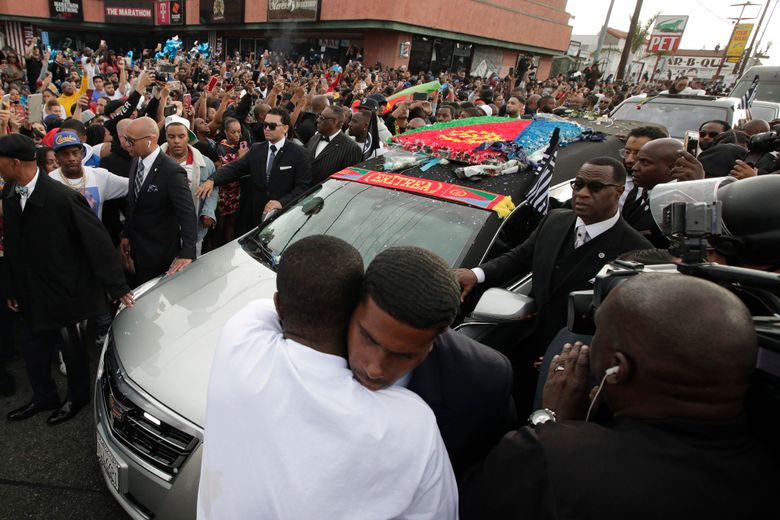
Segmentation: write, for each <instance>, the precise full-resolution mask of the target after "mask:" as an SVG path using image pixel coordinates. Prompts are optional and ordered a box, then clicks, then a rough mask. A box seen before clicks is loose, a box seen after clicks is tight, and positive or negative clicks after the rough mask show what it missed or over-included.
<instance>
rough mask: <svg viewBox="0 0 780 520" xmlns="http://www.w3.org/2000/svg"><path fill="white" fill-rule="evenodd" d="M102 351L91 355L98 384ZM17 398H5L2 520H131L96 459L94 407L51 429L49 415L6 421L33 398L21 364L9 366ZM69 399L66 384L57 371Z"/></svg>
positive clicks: (0, 402)
mask: <svg viewBox="0 0 780 520" xmlns="http://www.w3.org/2000/svg"><path fill="white" fill-rule="evenodd" d="M98 352H99V351H98V350H97V348H95V350H93V351H92V352H90V364H91V368H92V377H93V379H94V375H95V369H96V368H97V357H98ZM6 366H7V368H8V370H9V371H10V372H11V373H12V374H13V375H14V378H15V379H16V385H17V389H16V394H15V395H14V396H11V397H0V413H2V417H0V520H20V519H35V520H38V519H46V520H48V519H57V520H68V519H79V520H93V519H94V520H103V519H111V520H127V519H128V518H129V517H128V516H127V515H126V514H125V512H124V511H123V510H122V508H121V507H120V506H119V504H117V503H116V502H115V501H114V499H113V497H112V496H111V494H110V493H109V492H108V490H107V489H106V485H105V483H104V481H103V477H102V476H101V474H100V469H99V467H98V462H97V458H96V456H95V426H94V416H93V413H92V404H91V403H90V404H89V405H88V406H86V407H85V408H83V409H82V410H81V411H80V412H79V414H78V415H77V416H76V417H74V418H73V419H71V420H70V421H67V422H65V423H63V424H59V425H57V426H48V425H47V424H46V418H47V417H48V416H49V414H50V413H51V412H43V413H40V414H38V415H36V416H35V417H32V418H30V419H27V420H24V421H20V422H8V421H7V420H6V418H5V415H6V414H7V413H8V412H9V411H10V410H12V409H14V408H16V407H18V406H21V405H23V404H26V403H27V402H28V401H29V399H30V396H31V395H32V393H31V390H30V385H29V383H28V382H27V377H26V375H25V371H24V364H23V363H22V361H21V360H18V361H12V362H7V363H6ZM52 373H53V374H54V380H55V381H56V382H57V385H58V386H59V388H60V395H61V396H64V395H65V384H66V383H65V378H64V377H63V376H62V375H61V374H60V373H59V371H57V369H56V367H54V366H52Z"/></svg>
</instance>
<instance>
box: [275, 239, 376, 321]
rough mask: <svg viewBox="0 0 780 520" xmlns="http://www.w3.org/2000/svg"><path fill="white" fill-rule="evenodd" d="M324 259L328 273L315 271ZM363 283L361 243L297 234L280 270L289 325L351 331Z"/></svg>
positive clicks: (278, 279)
mask: <svg viewBox="0 0 780 520" xmlns="http://www.w3.org/2000/svg"><path fill="white" fill-rule="evenodd" d="M323 265H328V266H329V267H328V269H327V272H326V273H320V274H319V275H318V274H316V273H313V271H312V268H313V267H314V266H323ZM362 283H363V259H362V258H361V257H360V253H358V251H357V249H355V248H354V247H352V246H351V245H349V244H348V243H346V242H345V241H343V240H341V239H340V238H336V237H332V236H327V235H312V236H308V237H306V238H302V239H301V240H298V241H297V242H295V243H294V244H292V245H291V246H289V247H288V248H287V249H285V251H284V253H282V257H281V258H280V260H279V266H278V268H277V270H276V289H277V291H278V297H279V304H280V306H281V310H282V325H283V328H284V330H285V331H289V330H293V329H297V330H309V331H311V330H315V331H317V330H327V331H328V332H330V331H333V333H342V332H343V333H346V328H347V325H348V324H349V320H350V318H351V316H352V311H353V310H354V309H355V307H356V306H357V304H358V302H359V301H360V294H361V285H362Z"/></svg>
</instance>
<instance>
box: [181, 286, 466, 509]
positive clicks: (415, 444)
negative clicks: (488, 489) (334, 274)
mask: <svg viewBox="0 0 780 520" xmlns="http://www.w3.org/2000/svg"><path fill="white" fill-rule="evenodd" d="M203 446H204V448H203V461H202V465H201V473H200V486H199V488H198V514H197V518H198V519H200V520H204V519H226V518H230V519H239V520H240V519H254V518H263V519H279V520H288V519H295V520H314V519H317V520H320V519H325V518H328V519H330V518H333V519H339V520H371V519H377V520H379V519H390V518H414V519H415V520H426V519H431V520H433V519H437V520H438V519H441V520H452V519H455V518H457V510H458V494H457V493H458V491H457V486H456V484H455V479H454V476H453V473H452V467H451V466H450V461H449V457H448V456H447V451H446V449H445V447H444V443H443V441H442V439H441V435H440V434H439V430H438V428H437V426H436V419H435V417H434V415H433V412H432V411H431V409H430V408H429V407H428V406H427V405H426V404H425V403H424V402H423V401H422V399H420V398H419V397H418V396H417V395H416V394H414V393H412V392H410V391H409V390H406V389H405V388H400V387H396V386H393V387H390V388H387V389H384V390H379V391H377V392H372V391H370V390H368V389H367V388H365V387H363V386H362V385H361V384H360V383H358V382H357V381H356V380H355V379H354V378H353V376H352V372H351V370H350V369H349V368H348V367H347V361H346V359H344V358H342V357H340V356H335V355H331V354H325V353H322V352H319V351H317V350H314V349H313V348H311V347H307V346H305V345H302V344H300V343H297V342H295V341H293V340H290V339H286V338H285V337H284V335H283V333H282V329H281V326H280V324H279V317H278V316H277V314H276V310H275V308H274V305H273V302H272V301H271V300H256V301H253V302H250V303H249V304H248V305H247V306H246V307H245V308H244V309H242V310H241V311H240V312H238V313H236V314H235V315H234V316H233V317H232V318H231V319H230V320H229V321H228V322H227V323H226V324H225V327H224V329H223V330H222V333H221V336H220V338H219V340H218V343H217V348H216V351H215V354H214V360H213V362H212V365H211V375H210V378H209V386H208V394H207V400H206V421H205V439H204V445H203Z"/></svg>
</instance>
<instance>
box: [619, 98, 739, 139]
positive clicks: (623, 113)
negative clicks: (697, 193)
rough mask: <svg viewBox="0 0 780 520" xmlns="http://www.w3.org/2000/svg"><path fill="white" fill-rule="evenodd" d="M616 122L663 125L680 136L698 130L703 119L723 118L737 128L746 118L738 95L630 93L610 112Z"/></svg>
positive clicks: (676, 136)
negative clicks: (653, 94)
mask: <svg viewBox="0 0 780 520" xmlns="http://www.w3.org/2000/svg"><path fill="white" fill-rule="evenodd" d="M610 117H611V119H613V120H615V121H638V122H642V123H645V124H654V125H661V126H664V127H665V128H666V129H667V130H668V132H669V136H671V137H675V138H677V139H682V138H683V137H684V135H685V131H686V130H698V129H699V126H701V124H702V123H704V122H705V121H710V120H713V119H717V120H721V121H726V122H728V123H729V124H730V125H731V126H732V127H736V126H738V125H740V124H742V123H743V122H744V121H747V120H748V119H749V116H748V113H747V111H746V110H743V109H741V108H739V98H734V97H722V98H718V97H714V96H696V95H679V94H659V95H658V96H654V97H644V96H633V97H630V98H628V99H626V100H624V101H623V102H622V103H620V104H619V105H618V106H617V107H616V108H615V110H613V111H612V112H611V114H610Z"/></svg>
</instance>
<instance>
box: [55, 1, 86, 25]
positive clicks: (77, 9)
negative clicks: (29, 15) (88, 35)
mask: <svg viewBox="0 0 780 520" xmlns="http://www.w3.org/2000/svg"><path fill="white" fill-rule="evenodd" d="M49 15H50V16H51V19H52V20H68V21H71V22H80V21H82V20H84V10H83V8H82V6H81V0H49Z"/></svg>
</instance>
